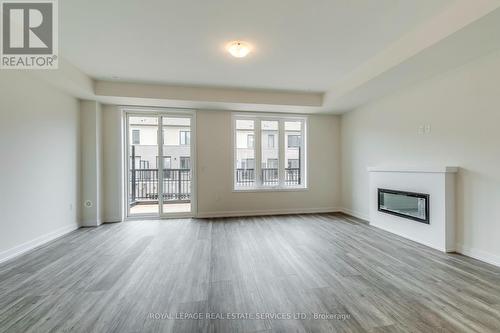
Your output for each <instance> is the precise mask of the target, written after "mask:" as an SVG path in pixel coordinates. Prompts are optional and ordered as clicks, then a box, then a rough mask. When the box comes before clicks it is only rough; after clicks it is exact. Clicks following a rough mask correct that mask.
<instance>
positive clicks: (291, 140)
mask: <svg viewBox="0 0 500 333" xmlns="http://www.w3.org/2000/svg"><path fill="white" fill-rule="evenodd" d="M299 147H300V135H296V134H291V135H288V148H299Z"/></svg>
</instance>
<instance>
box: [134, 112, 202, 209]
mask: <svg viewBox="0 0 500 333" xmlns="http://www.w3.org/2000/svg"><path fill="white" fill-rule="evenodd" d="M126 115H127V121H126V127H127V129H126V133H127V155H128V156H127V161H126V164H127V201H126V202H127V212H128V216H130V217H141V216H153V217H173V216H191V215H193V214H194V211H193V204H192V201H193V165H194V161H193V156H194V155H193V145H194V142H193V140H192V139H191V138H192V135H191V133H192V132H191V129H192V126H193V117H192V115H191V114H189V115H185V114H173V113H168V112H166V113H157V114H149V113H127V114H126Z"/></svg>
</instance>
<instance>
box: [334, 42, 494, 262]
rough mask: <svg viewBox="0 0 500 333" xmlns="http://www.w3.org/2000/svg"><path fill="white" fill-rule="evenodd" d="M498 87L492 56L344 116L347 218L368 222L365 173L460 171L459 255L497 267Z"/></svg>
mask: <svg viewBox="0 0 500 333" xmlns="http://www.w3.org/2000/svg"><path fill="white" fill-rule="evenodd" d="M499 82H500V53H498V52H497V53H494V54H490V55H488V56H486V57H483V58H481V59H477V60H475V61H474V62H470V63H468V64H466V65H464V66H462V67H460V68H458V69H456V70H454V71H452V72H448V73H446V74H443V75H441V76H439V77H435V78H433V79H430V80H427V81H425V82H421V83H419V84H418V85H416V86H413V87H410V88H408V89H405V90H404V91H399V92H396V93H394V94H393V95H391V96H387V97H386V98H384V99H382V100H379V101H377V102H374V103H372V104H370V105H367V106H365V107H362V108H360V109H358V110H355V111H353V112H349V113H346V114H344V115H343V116H342V119H341V133H342V134H341V141H342V148H341V153H342V204H343V206H344V207H345V208H346V210H347V211H348V212H351V213H354V214H356V215H358V216H360V217H367V216H368V172H367V170H366V168H367V167H368V166H377V165H404V166H416V167H418V166H422V165H450V166H459V167H460V168H461V169H460V171H459V174H458V176H457V193H458V194H457V206H458V208H457V223H458V225H457V243H458V244H457V246H458V249H459V250H460V251H461V252H463V253H465V254H468V255H471V256H475V257H480V258H482V259H483V260H488V261H490V262H496V263H497V264H500V238H499V235H500V204H499V203H500V169H499V165H500V84H499ZM421 124H430V125H431V133H430V134H427V135H419V133H418V132H419V131H418V127H419V125H421Z"/></svg>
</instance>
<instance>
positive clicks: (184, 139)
mask: <svg viewBox="0 0 500 333" xmlns="http://www.w3.org/2000/svg"><path fill="white" fill-rule="evenodd" d="M179 135H180V138H179V142H180V144H181V145H190V144H191V131H180V132H179Z"/></svg>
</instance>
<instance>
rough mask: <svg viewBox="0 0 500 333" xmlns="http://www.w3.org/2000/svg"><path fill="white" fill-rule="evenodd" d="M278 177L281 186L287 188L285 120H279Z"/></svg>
mask: <svg viewBox="0 0 500 333" xmlns="http://www.w3.org/2000/svg"><path fill="white" fill-rule="evenodd" d="M278 138H279V140H278V142H279V144H278V148H279V151H278V165H279V170H278V176H279V186H280V187H284V186H285V149H286V148H285V121H284V120H283V119H280V120H279V125H278Z"/></svg>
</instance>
